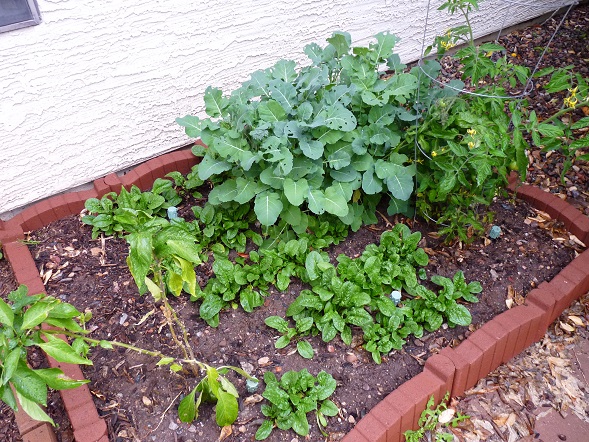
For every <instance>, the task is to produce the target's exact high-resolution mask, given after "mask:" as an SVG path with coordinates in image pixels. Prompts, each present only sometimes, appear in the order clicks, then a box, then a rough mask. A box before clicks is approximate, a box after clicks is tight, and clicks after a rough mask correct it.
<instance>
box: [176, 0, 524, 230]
mask: <svg viewBox="0 0 589 442" xmlns="http://www.w3.org/2000/svg"><path fill="white" fill-rule="evenodd" d="M450 3H454V2H450ZM466 3H467V4H470V3H473V2H466ZM474 3H475V4H474V5H471V6H477V5H476V2H474ZM467 9H468V8H467ZM452 10H454V9H452ZM469 11H470V9H468V12H469ZM453 32H455V33H456V32H458V31H453ZM460 32H464V30H462V31H460ZM375 38H376V43H372V44H370V45H368V47H354V48H352V47H351V44H350V36H349V35H348V34H346V33H337V32H336V33H334V34H333V36H332V37H331V38H329V39H328V42H329V44H328V45H327V46H326V47H325V48H321V47H319V46H318V45H316V44H311V45H308V46H306V47H305V53H306V54H307V55H308V56H309V58H310V61H311V64H310V65H308V66H305V67H303V68H301V69H300V70H298V71H297V70H296V69H295V63H294V62H293V61H287V60H281V61H279V62H278V63H276V65H274V66H273V67H272V68H269V69H266V70H264V71H256V72H254V73H253V74H252V76H251V79H250V80H248V81H246V82H245V83H244V84H243V85H242V86H241V87H240V88H239V89H237V90H235V91H233V92H232V93H231V94H230V95H229V96H224V95H223V93H222V91H221V90H219V89H215V88H210V87H209V88H208V89H207V90H206V92H205V104H206V112H207V114H208V116H209V117H208V118H206V119H201V118H199V117H196V116H186V117H183V118H178V119H177V122H178V123H179V124H180V125H182V126H184V127H185V129H186V133H187V134H188V135H189V136H192V137H200V138H201V139H202V140H203V141H204V142H205V143H206V144H207V145H208V149H205V150H203V149H202V147H201V146H198V148H197V151H195V154H196V155H199V156H202V161H201V163H200V164H199V165H197V166H195V171H196V173H198V176H199V177H200V178H201V179H203V180H206V179H212V180H213V181H215V182H221V184H220V185H218V186H216V187H215V189H213V192H211V195H210V200H209V201H210V202H211V203H212V204H221V203H223V202H227V201H237V202H240V203H245V202H249V201H252V200H253V201H254V210H255V213H256V216H257V218H258V220H259V221H260V223H261V224H262V225H266V226H267V225H273V224H275V223H276V222H279V220H286V222H287V223H288V224H290V225H292V226H293V228H294V229H295V230H296V231H304V230H305V229H306V227H307V224H308V220H309V217H310V216H312V215H318V214H322V213H330V214H332V215H334V216H336V217H338V218H339V219H340V220H341V221H342V222H344V223H345V224H347V225H349V226H350V227H351V228H352V229H353V230H357V229H358V228H359V227H360V226H361V225H362V224H366V223H373V222H375V221H376V219H375V207H376V204H377V203H378V202H379V201H380V199H381V198H382V197H383V196H386V197H387V198H388V201H389V208H388V213H389V214H395V213H405V214H409V213H412V210H413V208H412V202H411V197H412V195H415V196H416V199H417V203H416V209H417V211H418V213H419V214H420V215H422V216H424V217H429V218H432V217H435V218H439V220H440V222H442V223H443V222H448V223H449V224H450V226H451V228H450V229H448V230H447V231H446V232H445V233H448V234H458V235H459V236H460V237H461V239H462V240H465V241H466V240H468V239H469V236H471V235H468V234H467V230H466V227H465V226H467V225H470V226H472V227H473V228H474V229H475V230H477V231H479V232H480V231H482V230H483V227H482V225H481V224H480V218H481V217H480V215H479V214H478V213H477V212H476V210H475V209H474V207H476V206H477V205H478V204H484V205H488V204H489V203H490V201H491V199H492V197H493V196H495V195H496V192H497V191H498V189H499V188H500V187H501V186H503V185H504V184H505V180H506V178H505V176H506V174H507V171H508V170H509V166H510V165H513V164H516V166H515V167H520V168H521V167H524V166H525V165H524V164H523V161H524V160H525V158H526V157H525V154H524V150H525V146H524V144H523V143H521V142H519V141H520V140H519V138H517V136H515V137H512V136H511V135H510V130H509V125H510V119H509V116H507V115H506V114H505V111H504V103H503V101H504V100H502V99H499V98H498V99H486V98H483V97H478V96H472V95H467V96H460V97H458V96H457V95H458V92H457V91H458V90H461V89H462V88H463V87H464V83H463V82H462V81H459V80H453V81H452V82H450V84H449V86H451V87H442V86H440V85H439V84H438V83H437V82H434V81H432V80H431V79H432V78H435V77H437V76H438V74H439V72H440V69H441V68H440V64H439V63H438V62H437V61H435V60H428V61H425V62H424V63H423V66H421V67H414V68H413V69H411V70H409V71H407V70H406V69H405V65H403V64H401V62H400V60H399V57H398V55H397V54H394V53H393V48H394V46H395V44H396V42H397V38H396V37H395V36H394V35H391V34H386V33H381V34H378V35H377V36H376V37H375ZM501 49H502V48H501V47H499V46H498V45H490V46H489V45H487V46H483V47H475V46H474V45H470V46H469V47H468V48H465V49H463V50H462V51H459V53H458V54H457V56H458V57H459V58H460V60H461V62H462V63H463V65H464V66H465V76H469V77H471V78H473V79H476V80H477V81H478V80H482V79H487V81H488V86H487V89H488V88H491V87H494V89H493V90H494V91H495V92H497V93H498V94H499V95H501V93H502V92H503V93H504V90H503V89H502V87H499V86H496V85H497V81H498V79H499V78H501V79H503V80H505V82H507V83H509V84H516V83H517V82H518V81H519V82H522V81H525V79H526V78H527V77H526V72H527V71H526V69H525V68H522V67H520V66H514V65H511V64H508V63H507V62H506V61H505V60H504V59H500V60H499V61H492V60H491V56H492V55H493V54H496V53H497V52H498V51H500V50H501ZM472 51H475V52H472ZM385 65H386V66H387V67H388V69H389V70H388V71H386V72H385V71H383V70H382V67H383V66H385ZM421 69H423V71H424V72H425V73H426V74H427V75H422V72H421ZM474 82H475V81H474V80H473V83H474ZM492 85H495V86H492ZM487 89H485V90H487ZM481 90H482V89H481ZM416 138H417V140H418V146H419V151H420V152H419V154H418V158H417V160H418V161H417V162H414V160H412V159H411V158H413V159H415V140H416ZM512 138H514V139H512ZM516 157H517V158H518V159H519V162H518V161H516ZM520 163H521V164H520ZM526 165H527V164H526ZM414 181H416V182H417V186H415V183H414Z"/></svg>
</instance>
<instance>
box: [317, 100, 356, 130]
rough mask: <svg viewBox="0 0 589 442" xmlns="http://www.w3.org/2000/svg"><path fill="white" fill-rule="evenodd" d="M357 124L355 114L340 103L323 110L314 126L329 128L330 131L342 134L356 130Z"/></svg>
mask: <svg viewBox="0 0 589 442" xmlns="http://www.w3.org/2000/svg"><path fill="white" fill-rule="evenodd" d="M356 124H357V121H356V117H355V116H354V114H353V113H352V112H351V111H349V110H348V109H346V108H345V107H344V106H343V105H342V104H340V103H335V104H332V105H331V106H328V107H326V108H323V110H322V111H321V112H319V114H318V115H317V117H315V120H314V121H313V125H322V126H327V127H328V128H330V129H333V130H337V131H342V132H350V131H352V130H354V129H355V128H356Z"/></svg>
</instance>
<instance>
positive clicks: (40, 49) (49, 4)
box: [0, 0, 554, 217]
mask: <svg viewBox="0 0 589 442" xmlns="http://www.w3.org/2000/svg"><path fill="white" fill-rule="evenodd" d="M541 1H542V0H540V2H541ZM38 3H39V8H40V10H41V15H42V19H43V22H42V23H41V24H40V25H39V26H35V27H31V28H25V29H19V30H16V31H11V32H7V33H2V34H0V165H1V170H0V214H2V213H4V215H5V217H6V215H7V214H6V213H5V212H8V211H10V210H12V209H15V208H19V207H22V206H24V205H26V204H28V203H31V202H33V201H36V200H38V199H42V198H44V197H48V196H51V195H53V194H56V193H59V192H61V191H64V190H67V189H69V188H72V187H74V186H77V185H80V184H83V183H86V182H88V181H91V180H93V179H95V178H98V177H101V176H104V175H105V174H107V173H109V172H112V171H117V170H121V169H123V168H126V167H129V166H131V165H134V164H137V163H140V162H142V161H144V160H146V159H148V158H151V157H153V156H156V155H157V154H160V153H163V152H166V151H169V150H173V149H174V148H177V147H179V146H182V145H185V144H187V143H188V142H189V141H190V140H189V139H188V138H187V137H186V136H185V135H184V133H183V129H182V128H181V127H180V126H178V125H176V123H175V122H174V119H175V118H176V117H178V116H184V115H186V114H189V113H191V114H199V113H201V112H202V110H203V108H204V107H203V102H202V94H203V92H204V89H205V88H206V87H207V86H209V85H212V86H216V87H221V88H222V89H223V90H224V91H227V92H229V91H230V90H231V89H232V88H234V87H236V86H237V85H238V84H239V83H241V82H242V81H244V80H245V79H247V78H248V77H249V73H251V72H253V71H254V70H256V69H261V68H266V67H269V66H271V65H272V64H273V63H274V62H275V61H277V60H278V59H280V58H291V59H295V60H297V61H301V62H304V60H305V56H304V55H303V54H302V48H303V46H304V45H305V44H307V43H310V42H317V43H319V44H321V45H324V44H325V38H327V37H329V36H330V35H331V33H332V32H333V31H335V30H344V31H348V32H350V33H351V34H352V39H353V40H354V42H356V43H358V44H364V43H366V42H367V41H368V40H369V37H370V36H372V35H374V34H376V33H378V32H380V31H386V30H390V31H391V32H393V33H395V34H397V35H398V36H400V37H401V38H402V40H401V43H400V44H399V46H398V50H399V52H400V53H401V54H402V56H403V58H404V59H405V60H409V59H416V58H417V57H418V56H419V53H420V50H421V39H422V34H423V30H424V23H425V21H424V19H425V11H426V10H427V4H428V2H427V1H426V0H339V1H334V0H300V1H292V0H258V1H254V0H250V1H246V0H209V1H206V2H205V1H189V0H125V1H121V0H38ZM482 3H483V4H482V7H481V11H480V13H479V14H477V16H478V17H479V18H478V19H476V20H475V26H474V28H475V30H476V31H477V34H478V35H484V34H487V33H489V32H491V31H492V30H495V29H497V28H499V27H501V26H502V25H503V19H504V18H507V22H506V23H505V24H504V26H507V25H509V24H513V23H515V22H518V21H523V20H524V19H526V18H530V17H531V16H533V15H539V14H542V13H544V12H546V11H545V10H542V8H538V7H535V8H523V9H522V8H521V7H518V8H516V7H511V8H508V7H507V6H506V5H505V4H503V2H502V1H498V0H488V1H486V2H482ZM548 3H550V1H549V2H548ZM552 3H554V1H552ZM439 4H441V0H437V1H436V0H432V1H431V14H430V21H429V25H428V27H427V29H428V34H429V35H430V36H433V35H434V34H435V33H436V32H443V31H444V30H445V29H446V28H448V27H449V26H450V22H449V21H448V17H447V16H446V15H441V14H439V13H437V12H436V11H435V8H436V7H437V6H438V5H439ZM429 41H430V40H429V38H428V43H429Z"/></svg>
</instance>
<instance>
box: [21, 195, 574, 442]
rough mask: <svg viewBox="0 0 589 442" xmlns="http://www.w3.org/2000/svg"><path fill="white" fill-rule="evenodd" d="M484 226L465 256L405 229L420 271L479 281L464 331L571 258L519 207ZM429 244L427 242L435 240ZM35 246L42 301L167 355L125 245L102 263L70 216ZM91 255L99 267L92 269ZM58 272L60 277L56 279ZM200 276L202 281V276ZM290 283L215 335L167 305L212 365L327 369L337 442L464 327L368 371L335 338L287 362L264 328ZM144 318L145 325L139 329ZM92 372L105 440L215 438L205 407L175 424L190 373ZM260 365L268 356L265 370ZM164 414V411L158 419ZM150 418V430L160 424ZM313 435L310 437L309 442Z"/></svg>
mask: <svg viewBox="0 0 589 442" xmlns="http://www.w3.org/2000/svg"><path fill="white" fill-rule="evenodd" d="M492 210H493V211H495V212H496V219H495V223H496V224H497V225H499V226H500V227H501V229H502V231H503V236H501V237H500V238H499V239H498V240H496V241H489V240H487V245H485V242H484V241H483V240H479V241H477V242H476V243H475V244H473V245H472V246H470V247H469V248H464V249H461V248H460V247H459V246H458V245H456V246H454V247H443V246H442V245H440V244H439V240H437V239H435V238H432V237H431V233H432V232H430V231H429V230H428V226H426V225H423V224H420V223H415V224H414V225H413V230H420V231H422V233H423V238H424V239H423V242H422V246H424V247H427V248H428V251H430V254H431V256H430V258H431V262H430V265H429V266H428V267H427V271H428V274H430V275H431V274H440V275H444V276H452V275H453V274H454V273H455V272H456V271H457V270H462V271H464V273H465V276H466V278H467V280H469V281H472V280H478V281H480V282H481V283H482V285H483V287H484V291H483V293H482V294H481V296H480V302H479V303H478V304H473V305H469V309H470V310H471V312H472V315H473V318H474V319H473V326H471V328H470V329H471V330H472V329H474V328H476V327H478V326H480V325H481V324H483V323H484V322H486V321H487V320H488V319H490V318H492V317H493V316H495V315H496V314H498V313H500V312H501V311H503V310H505V309H506V299H507V298H508V297H512V298H514V297H515V298H517V296H521V295H524V294H525V292H527V291H528V290H529V289H530V288H532V287H534V286H535V285H536V284H538V283H539V282H541V281H544V280H550V279H551V278H552V277H553V276H554V275H555V274H556V273H558V271H559V270H560V269H561V268H562V267H563V266H564V265H566V264H567V263H568V262H569V261H570V260H571V259H572V257H573V254H574V250H573V249H572V248H569V247H567V245H568V241H565V243H563V242H560V241H555V240H554V239H552V237H551V236H550V234H549V233H550V232H553V233H554V234H555V235H558V236H565V232H562V231H561V230H560V229H559V228H558V226H557V225H556V224H555V223H553V222H548V223H545V224H542V227H540V225H538V224H537V222H536V221H530V220H527V221H526V218H527V217H537V213H536V212H535V211H533V210H531V209H530V208H529V207H528V206H527V205H526V204H525V203H522V202H518V203H517V204H515V205H514V204H512V203H511V202H510V201H508V200H499V201H497V202H496V203H495V204H494V205H493V207H492ZM385 227H386V226H385V223H384V221H383V222H382V223H381V225H379V226H376V228H363V229H361V230H360V231H359V232H357V233H355V234H353V235H351V236H350V237H349V238H348V239H347V240H346V241H345V242H344V243H341V244H340V245H338V246H337V247H334V248H333V250H332V256H333V257H335V256H336V255H337V254H339V253H346V254H348V255H349V256H354V255H356V254H358V253H359V252H361V250H362V249H363V248H364V246H365V245H366V244H369V243H372V242H375V241H377V240H378V237H379V236H380V233H381V232H382V230H383V229H384V228H385ZM434 236H435V235H434ZM30 239H32V240H33V241H35V242H37V241H38V242H39V243H38V244H35V245H32V246H30V249H31V251H32V254H33V256H34V258H35V260H36V263H37V265H38V267H40V268H41V267H42V268H43V270H44V271H48V270H49V269H52V270H53V275H56V276H53V277H52V278H51V279H50V280H49V281H48V283H47V285H46V289H47V293H48V294H50V295H53V296H56V297H59V298H60V299H62V300H64V301H67V302H70V303H72V304H73V305H75V306H76V307H77V308H78V309H79V310H81V311H84V310H86V309H88V310H90V311H91V312H92V314H93V319H92V320H91V321H90V323H89V327H90V328H91V329H92V330H93V332H92V335H91V336H92V337H94V338H97V339H114V340H118V341H122V342H127V343H133V344H135V345H137V346H139V347H144V348H147V349H152V350H161V351H162V352H163V353H165V354H172V355H174V354H177V349H176V348H175V347H174V344H173V342H172V339H171V337H170V335H169V332H168V330H167V328H166V327H165V326H164V317H163V314H162V312H161V311H160V310H159V308H158V306H156V305H154V303H153V301H152V299H151V297H150V296H139V294H138V293H137V289H136V286H135V284H134V282H133V280H132V277H131V275H130V273H129V271H128V268H127V266H126V264H125V258H126V255H127V245H126V243H125V241H124V240H121V239H116V238H108V239H106V240H105V242H104V255H102V244H101V241H100V240H95V241H93V240H91V239H90V229H89V228H88V227H87V226H84V225H82V224H81V223H80V221H79V218H77V217H69V218H67V219H64V220H61V221H58V222H55V223H53V224H51V225H50V226H47V227H45V228H43V229H41V230H40V231H37V232H34V233H32V234H31V236H30ZM101 258H102V263H101ZM58 270H60V273H57V271H58ZM203 276H204V275H203ZM300 289H301V287H300V286H297V284H294V283H293V284H292V285H291V287H290V288H289V289H288V291H287V292H286V293H279V292H276V291H274V292H273V293H272V295H271V296H270V297H269V298H268V299H267V300H266V303H265V305H264V306H263V307H261V308H260V309H258V310H256V311H255V312H253V313H251V314H247V313H245V312H243V311H242V310H241V309H237V310H232V311H226V312H223V314H222V316H221V324H220V326H219V328H218V329H214V328H211V327H209V326H207V325H206V324H205V323H204V322H203V321H202V320H200V319H199V318H198V315H197V307H198V305H195V304H194V303H192V302H191V301H189V300H188V299H187V298H186V297H180V298H178V299H173V300H172V302H173V306H174V308H175V309H176V310H177V311H178V313H179V314H180V316H181V317H182V319H183V321H184V322H185V324H186V326H187V328H188V330H189V333H190V339H191V343H192V344H193V348H194V351H195V353H196V357H197V358H200V359H201V360H203V361H205V362H207V363H209V364H211V365H224V364H230V365H236V366H240V365H241V366H242V367H249V369H253V373H254V374H255V375H256V376H258V377H259V378H261V377H262V376H263V372H264V371H266V370H272V371H274V372H275V373H281V372H284V371H287V370H300V369H302V368H307V369H308V370H309V371H310V372H311V373H314V374H316V373H318V372H319V371H321V370H326V371H328V372H329V373H331V374H332V375H333V376H334V377H335V378H336V380H337V381H338V389H337V391H336V394H335V395H334V400H335V402H336V403H337V404H338V406H340V407H341V409H342V412H341V416H340V417H338V418H335V419H332V420H331V422H330V424H329V427H328V431H329V433H330V435H331V439H332V440H338V439H339V438H340V437H341V436H343V435H344V434H345V433H346V432H347V431H349V430H350V429H351V428H352V426H353V422H354V421H355V420H358V419H359V418H361V417H362V416H363V415H364V414H365V413H366V412H367V411H368V410H370V408H372V407H373V406H374V405H375V404H376V403H378V401H380V400H381V399H382V398H383V397H384V396H385V395H387V394H388V393H389V392H391V391H392V390H394V389H395V388H396V387H397V386H398V385H399V384H401V383H402V382H404V381H405V380H407V379H410V378H411V377H412V376H414V375H415V374H417V373H418V372H420V371H421V365H422V364H423V361H425V360H426V359H427V357H428V356H429V355H431V354H432V353H435V352H437V351H438V350H439V349H440V348H442V347H444V346H447V345H454V344H456V343H458V342H459V341H460V340H461V339H463V338H464V337H465V336H466V335H468V333H469V329H467V328H463V327H458V328H456V329H445V330H440V331H438V332H436V333H432V334H430V335H427V336H425V337H423V338H422V339H411V340H410V342H409V343H408V345H407V346H406V348H405V349H404V350H402V351H395V352H393V353H391V354H390V355H389V356H388V357H386V358H385V362H384V363H383V364H381V365H376V364H374V363H373V362H372V360H371V357H370V355H369V354H367V353H366V352H365V351H364V350H363V349H362V348H361V346H360V345H356V346H353V347H347V346H346V345H344V344H343V343H342V342H341V341H339V340H334V341H333V342H331V343H330V344H326V343H324V342H322V341H321V340H320V339H319V338H313V339H311V340H310V342H311V344H312V346H313V348H314V349H315V351H316V356H315V358H313V360H306V359H303V358H301V357H300V356H298V354H296V353H294V354H292V351H291V348H290V347H287V348H286V349H284V350H276V349H275V348H274V342H275V340H276V338H277V336H276V334H275V333H274V331H273V330H272V329H270V328H268V327H266V326H265V325H264V319H265V318H266V317H268V316H270V315H280V316H282V315H284V312H285V310H286V308H287V306H288V305H289V304H290V302H292V301H293V300H294V298H295V297H296V296H297V294H298V292H299V290H300ZM149 312H153V313H152V314H151V315H150V316H149V317H148V318H147V320H145V321H144V322H143V323H142V324H139V322H140V321H141V319H142V318H143V317H144V316H145V315H147V314H148V313H149ZM91 357H92V360H93V361H94V366H93V367H90V368H87V369H86V370H85V375H86V376H87V377H88V378H89V379H90V380H91V381H92V383H91V391H92V392H93V394H94V398H95V402H96V405H97V407H98V409H99V410H100V411H101V413H102V414H103V415H104V416H105V417H107V421H108V423H109V427H110V430H111V437H112V440H113V441H114V440H117V437H118V438H120V440H133V439H134V438H135V440H141V441H148V440H154V441H163V442H166V441H175V440H180V441H188V440H190V439H192V440H211V441H212V440H215V439H216V438H217V437H218V433H219V429H218V427H217V426H216V425H215V423H214V418H213V417H212V415H211V413H212V407H210V406H204V407H203V410H202V414H201V418H200V419H199V421H198V422H195V423H194V424H193V425H192V426H191V425H186V424H180V423H179V422H178V421H177V419H176V408H177V405H178V402H179V397H178V395H182V394H186V393H187V392H188V391H189V390H190V389H191V388H192V387H193V386H194V385H195V384H196V382H197V380H196V379H194V378H193V377H187V376H182V375H177V374H172V373H170V372H169V371H168V369H166V368H156V366H155V364H156V362H157V360H154V359H151V358H149V357H146V356H142V355H137V354H135V353H132V352H123V351H108V350H103V349H95V350H93V352H92V355H91ZM262 358H268V362H267V363H264V362H263V359H262ZM233 380H234V381H235V383H236V386H237V387H238V390H239V391H240V394H241V397H242V399H244V398H246V397H247V396H248V395H247V394H246V393H245V390H244V381H243V379H242V378H240V377H233ZM168 407H170V408H169V411H167V412H166V411H165V410H166V409H168ZM261 418H262V415H261V413H260V410H259V405H255V406H254V405H246V406H243V405H242V406H241V411H240V415H239V418H238V420H237V423H236V425H234V434H233V436H232V437H231V439H229V440H235V441H249V440H253V434H254V433H255V431H256V430H257V427H258V425H259V423H260V419H261ZM160 421H161V422H160ZM293 435H294V434H293V433H286V432H281V431H275V432H274V433H273V435H272V436H271V438H270V439H269V440H273V441H282V440H288V441H290V440H291V439H292V438H293ZM320 439H321V436H320V434H319V433H318V431H317V430H316V429H315V428H314V429H313V432H312V433H311V440H320Z"/></svg>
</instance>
